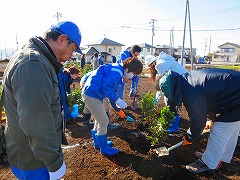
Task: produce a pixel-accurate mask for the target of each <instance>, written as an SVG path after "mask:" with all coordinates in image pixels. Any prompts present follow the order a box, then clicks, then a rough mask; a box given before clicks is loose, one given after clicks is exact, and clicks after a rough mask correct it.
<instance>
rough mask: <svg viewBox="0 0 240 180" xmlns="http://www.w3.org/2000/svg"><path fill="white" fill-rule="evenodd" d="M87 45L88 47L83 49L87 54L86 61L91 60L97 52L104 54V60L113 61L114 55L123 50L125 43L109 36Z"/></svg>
mask: <svg viewBox="0 0 240 180" xmlns="http://www.w3.org/2000/svg"><path fill="white" fill-rule="evenodd" d="M86 46H88V48H87V49H84V50H82V52H83V53H84V54H86V62H90V59H91V57H92V55H93V54H94V53H95V52H97V53H100V54H101V55H103V56H104V59H103V61H104V62H112V55H114V56H117V55H119V54H120V53H121V52H122V46H124V45H123V44H121V43H118V42H115V41H113V40H110V39H108V38H102V39H99V40H97V41H94V42H91V43H89V44H87V45H86Z"/></svg>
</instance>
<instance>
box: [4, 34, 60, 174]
mask: <svg viewBox="0 0 240 180" xmlns="http://www.w3.org/2000/svg"><path fill="white" fill-rule="evenodd" d="M49 48H50V47H49ZM49 48H47V46H46V45H45V44H44V43H43V42H42V41H41V40H40V39H39V38H37V37H35V38H31V39H30V40H29V42H28V43H27V44H26V45H25V46H24V47H23V48H22V49H21V50H20V51H18V52H17V53H16V54H15V55H14V57H12V59H11V60H10V62H9V63H8V66H7V67H6V69H5V72H4V77H3V87H4V107H5V110H6V114H7V124H6V128H5V138H6V151H7V156H8V162H9V164H10V165H12V166H14V167H17V168H20V169H22V170H30V169H36V168H42V167H47V168H48V170H49V171H50V172H54V171H56V170H58V169H59V168H60V167H61V165H62V163H63V153H62V149H61V142H62V132H63V120H62V118H61V106H60V98H59V89H58V80H57V75H56V72H55V69H54V66H53V65H52V63H51V62H50V61H55V62H57V61H56V59H55V58H54V55H53V54H51V51H49ZM58 64H60V63H58Z"/></svg>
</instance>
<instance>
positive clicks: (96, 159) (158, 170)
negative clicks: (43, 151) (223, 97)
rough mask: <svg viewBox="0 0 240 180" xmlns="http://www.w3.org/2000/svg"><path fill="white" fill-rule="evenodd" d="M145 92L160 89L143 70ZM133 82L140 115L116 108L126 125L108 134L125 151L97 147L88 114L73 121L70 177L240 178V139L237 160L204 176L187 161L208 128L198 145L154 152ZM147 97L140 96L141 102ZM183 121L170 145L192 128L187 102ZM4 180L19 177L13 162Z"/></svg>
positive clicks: (203, 143)
mask: <svg viewBox="0 0 240 180" xmlns="http://www.w3.org/2000/svg"><path fill="white" fill-rule="evenodd" d="M139 91H140V94H142V95H143V94H146V93H147V92H155V89H154V84H153V83H152V82H151V81H150V80H149V78H148V77H146V76H145V75H144V74H142V76H141V79H140V85H139ZM128 92H129V84H127V86H126V90H125V96H124V99H125V101H126V102H127V103H128V105H129V107H128V108H127V109H126V110H125V113H126V114H127V115H129V116H131V117H133V118H134V119H135V122H129V121H126V120H122V119H120V118H119V116H118V114H117V113H116V112H114V111H113V110H112V109H111V111H110V121H111V122H112V123H119V124H120V128H118V129H114V130H108V136H109V138H110V139H111V140H112V141H113V143H114V147H117V148H119V149H120V151H121V152H120V153H119V154H117V155H115V156H113V157H107V156H104V155H102V154H100V153H99V150H97V149H94V148H93V141H92V138H91V133H90V130H91V129H90V128H83V127H82V115H80V116H79V118H78V119H76V121H75V122H74V124H72V125H67V131H66V133H67V138H68V142H69V145H72V147H68V148H66V146H65V149H64V156H65V161H66V164H67V172H66V174H65V176H64V177H63V179H65V180H76V179H79V180H88V179H89V180H98V179H112V180H116V179H119V180H130V179H131V180H132V179H133V180H161V179H164V180H166V179H174V180H175V179H177V180H178V179H184V180H188V179H189V180H194V179H200V180H207V179H208V180H209V179H210V180H215V179H221V180H225V179H231V180H237V179H239V178H240V141H239V140H238V145H237V147H236V150H235V153H234V157H233V160H232V162H231V163H230V164H224V163H223V165H222V166H221V167H220V168H219V169H218V170H215V171H209V172H205V173H202V174H199V175H194V174H191V173H189V172H188V171H187V170H186V169H185V165H187V164H190V163H192V162H194V161H196V157H195V156H194V152H195V151H202V152H203V151H204V149H205V147H206V143H207V138H208V135H209V134H208V133H206V134H204V135H202V136H201V137H200V138H199V139H198V140H197V141H196V142H195V143H194V144H192V145H189V146H180V147H178V148H177V149H174V150H172V151H170V155H168V156H163V157H158V156H157V155H156V154H154V153H153V151H152V147H151V145H150V142H149V141H147V140H146V138H145V130H144V128H142V127H141V126H140V121H141V119H142V118H143V115H142V112H141V109H138V110H137V111H133V110H132V108H131V106H130V105H131V103H132V99H131V98H129V97H128ZM140 101H141V98H139V99H138V104H140ZM158 105H159V107H163V106H164V103H163V99H160V102H159V104H158ZM180 115H181V121H180V130H179V131H178V132H176V133H173V134H171V136H169V137H168V139H167V140H166V142H164V143H162V146H167V147H170V146H171V145H174V144H176V143H177V142H179V141H181V137H182V135H183V133H185V132H186V131H187V129H188V127H189V117H188V114H187V112H186V110H185V109H184V107H182V108H181V109H180ZM0 179H1V180H11V179H14V177H13V175H12V174H11V172H10V170H9V166H8V164H4V167H3V168H2V169H1V170H0Z"/></svg>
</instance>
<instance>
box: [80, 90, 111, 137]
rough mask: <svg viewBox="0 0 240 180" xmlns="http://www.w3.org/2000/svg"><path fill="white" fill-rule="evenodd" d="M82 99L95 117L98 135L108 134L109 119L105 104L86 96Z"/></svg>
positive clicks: (95, 128)
mask: <svg viewBox="0 0 240 180" xmlns="http://www.w3.org/2000/svg"><path fill="white" fill-rule="evenodd" d="M82 98H83V101H84V103H85V106H86V108H87V109H88V110H89V111H90V112H91V113H92V115H93V116H94V119H95V122H94V127H93V129H94V130H96V131H97V135H104V134H107V126H108V123H109V118H108V116H107V114H106V109H105V105H104V103H103V102H102V101H100V100H98V99H96V98H92V97H89V96H87V95H85V94H83V95H82ZM105 99H106V98H105Z"/></svg>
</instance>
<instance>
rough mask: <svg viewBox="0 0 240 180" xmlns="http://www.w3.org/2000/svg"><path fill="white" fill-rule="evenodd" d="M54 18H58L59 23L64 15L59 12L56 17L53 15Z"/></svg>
mask: <svg viewBox="0 0 240 180" xmlns="http://www.w3.org/2000/svg"><path fill="white" fill-rule="evenodd" d="M53 17H56V18H57V21H59V19H60V18H61V17H62V14H61V13H59V12H56V15H53Z"/></svg>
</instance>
